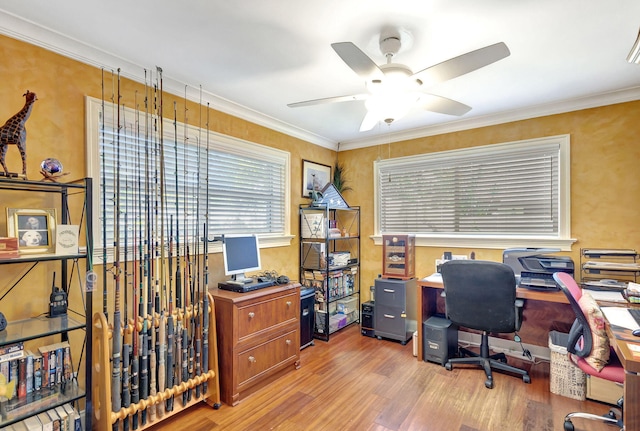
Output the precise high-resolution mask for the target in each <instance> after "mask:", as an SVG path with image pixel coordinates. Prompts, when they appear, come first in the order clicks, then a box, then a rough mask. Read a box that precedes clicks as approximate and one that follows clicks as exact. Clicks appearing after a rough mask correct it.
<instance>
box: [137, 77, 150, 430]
mask: <svg viewBox="0 0 640 431" xmlns="http://www.w3.org/2000/svg"><path fill="white" fill-rule="evenodd" d="M144 105H145V121H144V123H145V124H144V133H145V139H144V143H145V146H144V148H145V151H144V176H145V182H144V194H145V198H144V211H145V226H144V228H145V229H144V250H143V251H141V253H143V259H142V264H141V265H142V269H141V270H142V277H141V279H140V284H141V286H140V289H141V291H142V294H141V295H140V315H141V316H142V318H143V319H142V343H141V344H142V346H141V360H140V398H141V399H143V400H146V399H147V398H148V397H149V392H150V376H149V369H150V367H151V364H150V359H149V347H150V342H151V341H150V340H151V328H150V327H151V323H152V322H153V319H151V320H150V316H151V281H150V271H151V268H150V260H151V196H150V194H151V190H150V184H149V175H150V172H151V167H150V160H149V159H150V154H149V145H148V143H149V129H150V127H149V88H148V85H147V70H146V69H145V71H144ZM141 422H142V425H143V426H144V425H146V423H147V409H143V410H142V415H141Z"/></svg>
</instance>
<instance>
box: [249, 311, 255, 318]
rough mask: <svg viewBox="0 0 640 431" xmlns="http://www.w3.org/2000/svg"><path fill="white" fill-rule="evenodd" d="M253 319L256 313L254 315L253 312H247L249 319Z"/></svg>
mask: <svg viewBox="0 0 640 431" xmlns="http://www.w3.org/2000/svg"><path fill="white" fill-rule="evenodd" d="M254 317H256V313H254V312H253V311H250V312H249V319H253V318H254Z"/></svg>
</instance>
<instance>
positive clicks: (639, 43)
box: [627, 31, 640, 64]
mask: <svg viewBox="0 0 640 431" xmlns="http://www.w3.org/2000/svg"><path fill="white" fill-rule="evenodd" d="M627 61H628V62H629V63H635V64H640V31H638V37H637V38H636V42H635V43H634V44H633V47H632V48H631V51H630V52H629V55H628V56H627Z"/></svg>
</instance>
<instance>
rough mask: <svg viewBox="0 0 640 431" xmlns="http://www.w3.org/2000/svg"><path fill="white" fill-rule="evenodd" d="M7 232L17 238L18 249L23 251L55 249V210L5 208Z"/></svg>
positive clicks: (43, 251) (42, 251) (41, 251)
mask: <svg viewBox="0 0 640 431" xmlns="http://www.w3.org/2000/svg"><path fill="white" fill-rule="evenodd" d="M7 234H8V236H10V237H17V238H18V250H19V251H20V253H21V254H24V253H53V252H54V251H55V244H54V242H55V237H56V236H55V235H56V210H55V208H46V209H18V208H7Z"/></svg>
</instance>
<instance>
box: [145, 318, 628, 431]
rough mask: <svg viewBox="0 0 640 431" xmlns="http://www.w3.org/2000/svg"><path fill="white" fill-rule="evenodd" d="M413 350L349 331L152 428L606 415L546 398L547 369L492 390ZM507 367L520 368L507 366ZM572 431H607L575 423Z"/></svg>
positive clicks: (508, 379)
mask: <svg viewBox="0 0 640 431" xmlns="http://www.w3.org/2000/svg"><path fill="white" fill-rule="evenodd" d="M412 352H413V349H412V342H409V343H407V345H406V346H402V345H401V344H400V343H398V342H395V341H387V340H377V339H375V338H369V337H363V336H362V335H360V330H359V327H358V326H357V325H352V326H350V327H348V328H346V329H344V330H342V331H340V332H338V333H336V334H333V335H332V336H331V340H330V341H329V342H323V341H319V340H316V341H315V345H314V346H310V347H307V348H306V349H304V350H302V352H301V363H302V366H301V368H300V369H299V370H297V371H294V372H292V373H289V374H288V375H286V376H283V377H281V378H280V379H278V380H276V381H275V382H274V383H272V384H271V385H270V386H268V387H266V388H264V389H261V390H259V391H257V392H256V393H254V394H252V395H250V396H249V397H247V399H245V400H243V401H242V402H241V403H240V404H238V405H237V406H235V407H229V406H227V405H225V404H223V405H222V407H221V408H220V409H219V410H214V409H212V408H211V407H209V406H208V405H206V404H205V403H201V404H199V405H197V406H194V407H193V408H191V409H189V410H187V411H185V412H182V413H180V414H178V415H176V416H174V417H172V418H170V419H168V420H167V421H165V422H163V423H161V424H158V425H156V426H155V427H153V428H151V430H153V431H160V430H176V429H178V430H189V431H206V430H232V431H236V430H238V431H241V430H280V431H300V430H363V431H408V430H427V431H497V430H505V431H506V430H509V431H519V430H522V431H551V430H562V429H563V420H564V415H565V414H566V413H568V412H572V411H588V412H592V413H596V414H604V413H606V412H607V411H608V408H609V407H608V406H607V405H606V404H602V403H599V402H594V401H577V400H572V399H569V398H566V397H562V396H559V395H555V394H552V393H551V392H549V364H548V363H538V364H533V365H532V364H528V365H525V366H528V367H529V373H530V375H531V380H532V382H531V384H525V383H523V382H522V379H521V378H519V377H516V376H512V375H506V374H502V373H499V372H494V383H495V384H494V389H487V388H485V386H484V381H485V377H484V372H483V371H482V370H481V369H479V368H475V367H472V368H463V367H466V366H460V367H459V368H454V369H453V370H452V371H447V370H445V368H444V367H442V366H440V365H438V364H433V363H427V362H418V361H417V359H416V358H415V357H414V356H413V353H412ZM509 363H512V364H514V365H516V366H523V365H524V364H523V362H522V361H519V360H517V359H512V358H509ZM574 425H575V426H576V429H577V430H585V431H590V430H600V429H611V430H613V429H615V428H613V427H609V426H607V425H604V424H602V423H601V422H599V421H585V420H581V419H576V420H575V422H574Z"/></svg>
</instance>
